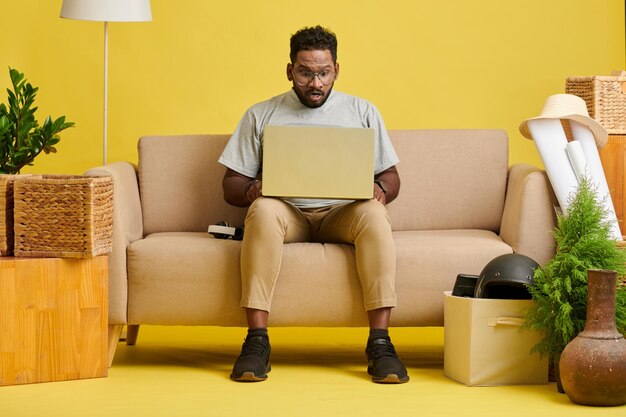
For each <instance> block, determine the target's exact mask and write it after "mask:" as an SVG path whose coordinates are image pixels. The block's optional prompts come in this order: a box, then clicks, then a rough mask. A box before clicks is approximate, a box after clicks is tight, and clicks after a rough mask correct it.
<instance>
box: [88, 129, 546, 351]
mask: <svg viewBox="0 0 626 417" xmlns="http://www.w3.org/2000/svg"><path fill="white" fill-rule="evenodd" d="M390 136H391V138H392V141H393V144H394V146H395V148H396V151H397V153H398V155H399V157H400V164H399V165H398V171H399V173H400V176H401V179H402V187H401V190H400V196H399V197H398V198H397V199H396V200H395V201H394V202H393V203H391V204H389V205H388V209H389V213H390V216H391V220H392V224H393V230H394V238H395V245H396V252H397V275H396V289H397V295H398V306H397V307H396V308H395V309H394V311H393V314H392V323H391V324H392V325H393V326H442V325H443V299H444V296H443V292H444V291H446V290H451V289H452V287H453V284H454V281H455V279H456V276H457V274H459V273H466V274H479V273H480V271H481V270H482V268H483V267H484V265H485V264H486V263H487V262H488V261H489V260H491V259H493V258H494V257H496V256H498V255H501V254H504V253H510V252H518V253H522V254H525V255H527V256H530V257H531V258H533V259H535V260H536V261H537V262H538V263H540V264H543V263H545V262H546V261H547V260H548V259H549V258H550V257H551V256H552V254H553V251H554V241H553V238H552V235H551V233H550V231H551V229H552V228H553V227H554V224H555V216H554V210H553V202H554V197H553V195H552V192H551V188H550V186H549V183H548V180H547V176H546V175H545V172H544V171H543V170H540V169H538V168H536V167H532V166H530V165H515V166H512V167H509V165H508V152H509V149H508V137H507V135H506V133H505V132H504V131H501V130H405V131H391V132H390ZM227 140H228V136H227V135H196V136H169V137H167V136H160V137H159V136H151V137H143V138H141V139H140V141H139V145H138V149H139V164H138V166H137V167H135V166H134V165H133V164H130V163H126V162H116V163H112V164H109V165H107V166H105V167H99V168H94V169H92V170H90V171H88V172H87V174H90V175H111V176H112V177H113V179H114V184H115V200H114V227H113V228H114V237H113V239H114V240H113V253H112V254H111V255H110V260H109V283H110V287H109V298H110V304H109V323H110V341H111V343H110V346H111V349H110V359H111V360H112V358H113V354H114V351H115V346H116V345H117V341H118V339H119V336H120V334H121V331H122V327H123V326H124V325H128V343H130V344H133V343H134V342H135V338H136V333H137V330H138V328H139V325H141V324H155V325H216V326H245V317H244V312H243V310H242V309H241V308H240V307H239V296H240V277H239V248H240V242H237V241H233V240H231V239H229V240H219V239H215V238H213V237H212V236H210V235H209V234H208V233H207V228H208V226H209V225H210V224H214V223H217V222H219V221H221V220H226V221H228V222H229V223H231V224H233V225H240V224H242V223H243V219H244V216H245V213H246V211H245V209H241V208H235V207H232V206H229V205H228V204H226V203H225V202H224V200H223V197H222V188H221V180H222V175H223V173H224V168H223V167H222V166H221V165H219V164H218V163H217V159H218V157H219V155H220V153H221V151H222V149H223V148H224V146H225V144H226V142H227ZM366 325H367V318H366V314H365V313H364V309H363V304H362V297H361V290H360V287H359V283H358V279H357V276H356V272H355V266H354V250H353V248H352V247H351V246H349V245H339V244H319V243H292V244H286V245H285V248H284V256H283V263H282V268H281V272H280V277H279V279H278V284H277V288H276V292H275V297H274V303H273V308H272V312H271V315H270V326H366Z"/></svg>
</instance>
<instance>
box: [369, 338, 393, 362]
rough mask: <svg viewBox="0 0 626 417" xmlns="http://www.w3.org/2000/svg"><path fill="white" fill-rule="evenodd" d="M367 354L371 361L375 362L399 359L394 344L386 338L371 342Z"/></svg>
mask: <svg viewBox="0 0 626 417" xmlns="http://www.w3.org/2000/svg"><path fill="white" fill-rule="evenodd" d="M367 352H368V356H369V359H370V360H373V361H375V360H376V359H379V358H383V357H392V358H397V357H398V355H397V354H396V349H395V348H394V347H393V343H391V341H390V340H388V339H385V338H380V339H374V340H372V341H370V342H369V346H368V348H367Z"/></svg>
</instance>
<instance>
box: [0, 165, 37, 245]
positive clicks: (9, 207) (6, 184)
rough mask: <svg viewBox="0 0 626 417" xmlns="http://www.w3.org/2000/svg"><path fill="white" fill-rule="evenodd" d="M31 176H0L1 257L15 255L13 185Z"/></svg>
mask: <svg viewBox="0 0 626 417" xmlns="http://www.w3.org/2000/svg"><path fill="white" fill-rule="evenodd" d="M28 177H32V175H31V174H1V175H0V256H11V255H13V183H14V182H15V180H16V179H20V178H28Z"/></svg>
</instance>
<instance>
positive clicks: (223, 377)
mask: <svg viewBox="0 0 626 417" xmlns="http://www.w3.org/2000/svg"><path fill="white" fill-rule="evenodd" d="M270 334H271V341H272V348H273V354H272V366H273V369H272V372H271V373H270V378H269V379H268V380H267V381H265V382H261V383H254V384H243V383H235V382H232V381H230V379H229V378H228V375H229V372H230V369H231V366H232V362H233V360H234V359H235V358H236V356H237V354H238V353H239V349H240V347H241V342H242V340H243V337H244V336H245V329H240V328H217V327H159V326H142V328H141V331H140V333H139V340H138V343H137V345H136V346H132V347H128V346H125V345H123V344H120V345H119V347H118V350H117V354H116V357H115V361H114V363H113V367H112V368H111V369H110V372H109V376H108V377H107V378H99V379H91V380H80V381H68V382H52V383H45V384H32V385H20V386H10V387H0V416H1V417H13V416H15V417H17V416H19V417H30V416H32V417H35V416H36V417H56V416H58V417H78V416H80V417H99V416H103V417H104V416H106V417H110V416H137V417H139V416H150V417H159V416H168V417H169V416H176V417H178V416H181V417H182V416H250V417H253V416H254V417H262V416H274V417H281V416H285V417H287V416H289V417H301V416H302V417H306V416H315V417H320V416H358V417H367V416H377V417H380V416H425V417H434V416H459V417H461V416H462V417H472V416H480V417H489V416H498V417H503V416H506V417H517V416H520V417H521V416H524V417H540V416H550V417H559V416H567V417H577V416H581V417H582V416H584V417H589V416H622V417H623V416H626V406H622V407H610V408H594V407H584V406H577V405H574V404H572V403H571V402H570V401H569V400H568V399H567V397H566V396H565V395H562V394H558V393H557V392H556V388H555V386H554V384H549V385H536V386H508V387H466V386H464V385H462V384H459V383H457V382H455V381H452V380H450V379H448V378H446V377H444V376H443V347H442V346H443V330H442V329H440V328H420V329H414V328H408V329H407V328H397V329H392V331H391V335H392V338H393V341H394V343H395V345H396V348H397V350H398V352H399V354H400V355H401V357H402V358H403V360H404V362H405V363H406V365H407V367H408V368H409V374H410V376H411V381H410V382H409V383H407V384H403V385H379V384H374V383H372V382H371V381H370V378H369V376H368V375H367V374H366V372H365V369H366V365H365V356H364V352H363V349H364V343H365V340H366V338H367V329H344V328H333V329H327V328H326V329H301V328H297V329H293V328H292V329H281V328H279V329H271V330H270Z"/></svg>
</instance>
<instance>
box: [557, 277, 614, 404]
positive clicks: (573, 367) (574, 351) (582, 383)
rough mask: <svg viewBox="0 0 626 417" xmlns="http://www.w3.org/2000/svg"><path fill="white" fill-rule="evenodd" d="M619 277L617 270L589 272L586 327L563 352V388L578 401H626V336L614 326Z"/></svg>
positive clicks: (593, 402) (580, 402) (561, 361)
mask: <svg viewBox="0 0 626 417" xmlns="http://www.w3.org/2000/svg"><path fill="white" fill-rule="evenodd" d="M616 278H617V273H616V272H615V271H606V270H589V271H588V282H589V284H588V294H587V319H586V322H585V329H584V330H583V331H582V332H580V333H579V334H578V336H576V337H575V338H574V339H573V340H572V341H571V342H570V343H569V344H568V345H567V346H566V347H565V349H564V350H563V353H562V354H561V358H560V361H559V362H560V363H559V370H560V376H561V382H562V384H563V389H564V390H565V393H566V394H567V396H568V397H569V399H570V400H571V401H572V402H574V403H576V404H582V405H594V406H617V405H623V404H626V339H624V336H623V335H622V334H621V333H619V332H618V331H617V329H616V326H615V292H616V282H617V281H616Z"/></svg>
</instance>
